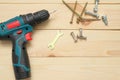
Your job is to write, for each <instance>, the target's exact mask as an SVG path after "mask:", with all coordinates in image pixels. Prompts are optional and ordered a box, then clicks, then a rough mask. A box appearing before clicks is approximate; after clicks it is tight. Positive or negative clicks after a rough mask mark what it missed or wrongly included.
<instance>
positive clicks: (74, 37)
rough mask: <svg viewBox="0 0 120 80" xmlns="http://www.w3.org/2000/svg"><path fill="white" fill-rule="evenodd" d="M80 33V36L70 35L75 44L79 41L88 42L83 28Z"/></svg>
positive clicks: (72, 33)
mask: <svg viewBox="0 0 120 80" xmlns="http://www.w3.org/2000/svg"><path fill="white" fill-rule="evenodd" d="M79 32H80V34H79V35H77V36H76V35H75V34H74V32H71V33H70V35H71V36H72V38H73V40H74V42H75V43H77V42H78V39H79V40H87V37H85V36H83V29H82V28H80V29H79Z"/></svg>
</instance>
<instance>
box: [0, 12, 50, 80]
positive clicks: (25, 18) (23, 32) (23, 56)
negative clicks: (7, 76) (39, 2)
mask: <svg viewBox="0 0 120 80" xmlns="http://www.w3.org/2000/svg"><path fill="white" fill-rule="evenodd" d="M49 16H50V15H49V12H48V11H47V10H41V11H38V12H35V13H29V14H25V15H20V16H16V17H14V18H12V19H10V20H8V21H5V22H3V23H0V39H10V40H11V41H12V43H13V47H12V61H13V67H14V73H15V77H16V80H18V79H25V78H29V77H30V76H31V73H30V64H29V59H28V55H27V50H26V46H25V44H26V42H27V41H30V40H32V38H31V32H32V31H33V28H32V27H33V26H35V25H37V24H39V23H41V22H43V21H46V20H47V19H48V18H49Z"/></svg>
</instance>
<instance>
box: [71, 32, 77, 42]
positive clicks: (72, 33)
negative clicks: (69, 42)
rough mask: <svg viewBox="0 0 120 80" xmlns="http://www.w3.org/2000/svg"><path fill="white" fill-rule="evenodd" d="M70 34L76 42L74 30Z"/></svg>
mask: <svg viewBox="0 0 120 80" xmlns="http://www.w3.org/2000/svg"><path fill="white" fill-rule="evenodd" d="M70 35H71V36H72V38H73V40H74V42H75V43H76V42H77V38H76V36H75V34H74V32H71V33H70Z"/></svg>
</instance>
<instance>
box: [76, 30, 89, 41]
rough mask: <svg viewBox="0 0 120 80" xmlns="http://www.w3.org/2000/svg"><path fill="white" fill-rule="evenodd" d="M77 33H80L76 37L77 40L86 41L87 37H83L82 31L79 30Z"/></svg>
mask: <svg viewBox="0 0 120 80" xmlns="http://www.w3.org/2000/svg"><path fill="white" fill-rule="evenodd" d="M79 32H80V35H79V36H78V35H77V38H78V39H80V40H86V39H87V37H84V36H83V29H82V28H80V30H79Z"/></svg>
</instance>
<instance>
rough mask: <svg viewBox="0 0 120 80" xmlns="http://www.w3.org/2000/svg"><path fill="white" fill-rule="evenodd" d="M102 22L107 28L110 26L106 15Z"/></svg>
mask: <svg viewBox="0 0 120 80" xmlns="http://www.w3.org/2000/svg"><path fill="white" fill-rule="evenodd" d="M102 21H103V22H104V24H105V25H106V26H107V25H108V20H107V16H106V15H104V16H102Z"/></svg>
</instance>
